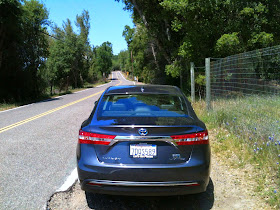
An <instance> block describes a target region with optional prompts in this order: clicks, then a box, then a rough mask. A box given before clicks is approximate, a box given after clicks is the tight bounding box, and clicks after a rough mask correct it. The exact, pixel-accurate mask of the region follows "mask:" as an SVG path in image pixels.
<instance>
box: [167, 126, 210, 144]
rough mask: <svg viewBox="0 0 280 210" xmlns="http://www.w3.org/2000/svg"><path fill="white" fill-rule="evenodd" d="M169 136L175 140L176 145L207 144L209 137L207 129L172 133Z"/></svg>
mask: <svg viewBox="0 0 280 210" xmlns="http://www.w3.org/2000/svg"><path fill="white" fill-rule="evenodd" d="M171 138H172V139H174V140H176V142H177V144H178V145H197V144H209V137H208V131H207V130H206V131H203V132H199V133H191V134H184V135H174V136H171Z"/></svg>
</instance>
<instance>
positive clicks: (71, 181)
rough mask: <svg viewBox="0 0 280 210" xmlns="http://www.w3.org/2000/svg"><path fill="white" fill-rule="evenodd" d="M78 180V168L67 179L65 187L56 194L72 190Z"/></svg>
mask: <svg viewBox="0 0 280 210" xmlns="http://www.w3.org/2000/svg"><path fill="white" fill-rule="evenodd" d="M77 179H78V172H77V168H75V169H74V170H73V171H72V172H71V174H70V175H69V176H68V177H67V179H66V181H65V182H64V183H63V185H62V186H61V187H60V188H59V189H58V190H57V191H56V192H64V191H67V190H69V189H70V187H72V185H73V184H74V183H75V182H76V180H77Z"/></svg>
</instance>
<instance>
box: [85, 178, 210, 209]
mask: <svg viewBox="0 0 280 210" xmlns="http://www.w3.org/2000/svg"><path fill="white" fill-rule="evenodd" d="M86 200H87V204H88V207H89V208H90V209H98V210H101V209H203V210H206V209H211V208H212V207H213V205H214V184H213V182H212V180H211V179H210V181H209V184H208V186H207V190H206V192H204V193H199V194H193V195H180V196H162V197H139V196H137V197H136V196H117V195H100V194H93V193H87V192H86Z"/></svg>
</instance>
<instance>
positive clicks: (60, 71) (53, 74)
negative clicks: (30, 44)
mask: <svg viewBox="0 0 280 210" xmlns="http://www.w3.org/2000/svg"><path fill="white" fill-rule="evenodd" d="M89 20H90V17H89V13H88V11H86V10H84V11H83V12H82V14H81V15H77V16H76V23H75V24H76V26H77V27H78V29H79V34H77V33H75V32H74V30H73V27H72V24H71V21H70V20H69V19H67V20H66V21H65V22H64V23H63V26H62V28H59V27H57V26H55V27H54V29H53V33H54V34H53V35H54V37H57V39H55V40H53V39H50V40H49V53H50V54H49V57H48V60H47V64H46V65H47V70H48V83H49V84H50V86H51V94H52V87H53V86H57V87H59V92H60V91H61V90H62V89H65V90H66V91H67V90H68V88H69V87H70V86H71V87H72V88H77V87H83V85H84V82H85V81H87V82H93V81H94V80H96V79H97V77H98V74H97V72H96V71H95V70H94V67H93V66H94V55H93V51H92V49H91V47H90V45H89V41H88V35H89V29H90V23H89Z"/></svg>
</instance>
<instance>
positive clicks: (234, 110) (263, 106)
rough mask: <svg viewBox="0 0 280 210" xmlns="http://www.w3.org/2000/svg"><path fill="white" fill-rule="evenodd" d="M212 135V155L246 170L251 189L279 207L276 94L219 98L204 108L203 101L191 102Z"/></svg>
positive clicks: (279, 145) (279, 118)
mask: <svg viewBox="0 0 280 210" xmlns="http://www.w3.org/2000/svg"><path fill="white" fill-rule="evenodd" d="M193 106H194V109H195V111H196V113H197V114H198V116H199V118H200V119H201V120H202V121H204V122H206V124H207V126H208V129H209V130H210V131H211V133H212V134H213V136H214V138H215V139H214V140H213V141H214V143H212V144H211V147H212V149H213V151H214V152H215V154H217V155H218V157H219V158H220V159H222V160H224V161H225V162H226V163H227V164H230V165H231V166H233V167H237V168H243V169H249V170H248V174H247V179H248V180H254V182H255V183H256V185H255V186H253V188H254V190H255V192H256V193H257V194H258V195H261V196H262V197H263V198H264V199H265V200H266V201H267V202H268V203H269V204H270V205H271V206H272V207H273V208H275V209H279V208H280V166H279V164H280V110H279V107H280V97H279V96H252V97H246V98H236V99H220V100H216V101H214V102H213V110H211V111H207V109H206V105H205V102H204V101H199V102H195V103H194V104H193Z"/></svg>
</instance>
